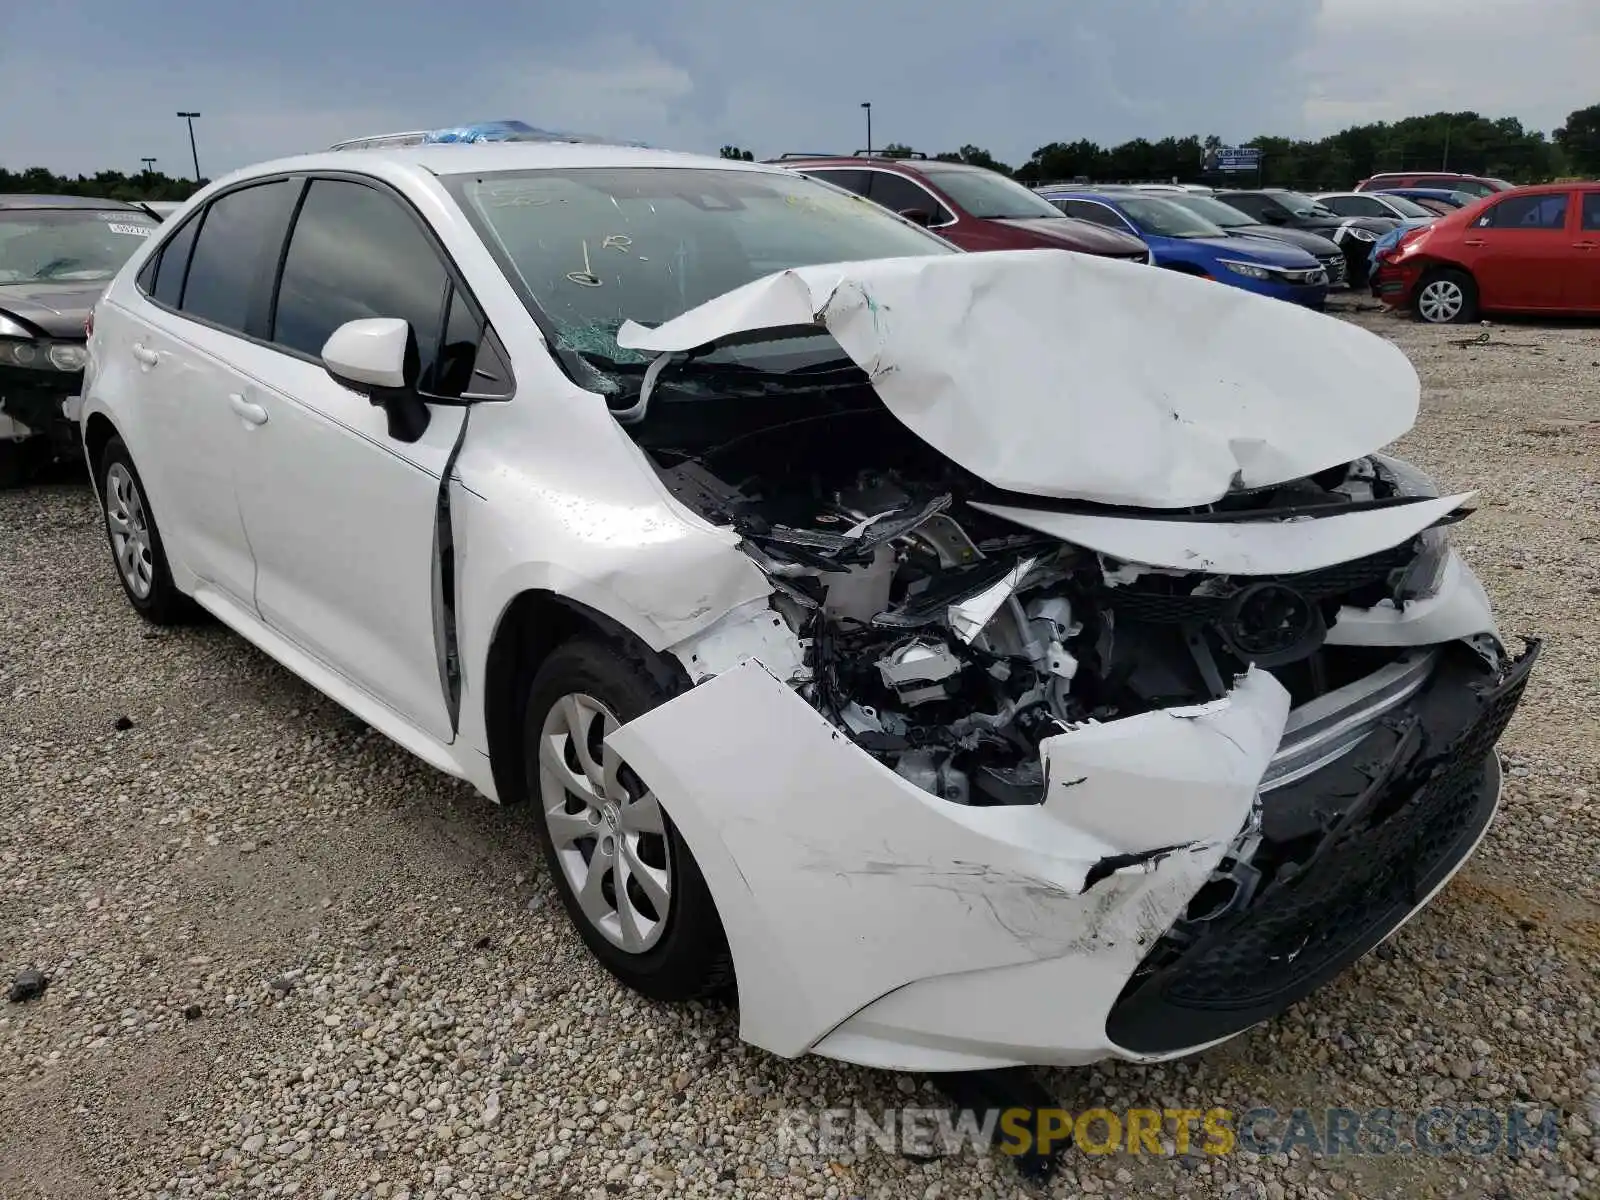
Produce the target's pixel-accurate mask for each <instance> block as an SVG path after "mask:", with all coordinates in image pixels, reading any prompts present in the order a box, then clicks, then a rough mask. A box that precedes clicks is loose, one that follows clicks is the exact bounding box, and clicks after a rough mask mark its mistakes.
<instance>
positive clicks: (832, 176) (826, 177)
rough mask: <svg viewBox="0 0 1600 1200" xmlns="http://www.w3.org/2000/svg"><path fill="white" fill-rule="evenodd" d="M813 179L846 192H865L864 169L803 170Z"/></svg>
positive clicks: (862, 194)
mask: <svg viewBox="0 0 1600 1200" xmlns="http://www.w3.org/2000/svg"><path fill="white" fill-rule="evenodd" d="M803 173H804V174H806V175H809V176H811V178H813V179H820V180H822V181H823V182H824V183H831V184H833V186H834V187H841V188H843V189H844V190H845V191H847V192H854V193H855V194H856V195H858V196H865V195H866V194H867V183H868V180H867V173H866V172H865V171H851V170H847V169H843V168H841V169H840V170H837V171H828V170H822V171H806V172H803Z"/></svg>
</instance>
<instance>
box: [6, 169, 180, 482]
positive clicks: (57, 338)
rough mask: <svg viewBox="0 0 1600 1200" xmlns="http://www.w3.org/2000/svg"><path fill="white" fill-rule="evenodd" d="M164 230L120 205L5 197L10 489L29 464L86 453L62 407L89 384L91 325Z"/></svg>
mask: <svg viewBox="0 0 1600 1200" xmlns="http://www.w3.org/2000/svg"><path fill="white" fill-rule="evenodd" d="M156 228H158V226H157V224H156V222H155V220H154V219H153V218H151V217H150V216H149V215H148V214H146V213H144V212H141V211H140V210H139V209H137V208H135V207H133V205H131V204H123V203H122V202H120V201H118V200H97V199H94V198H91V197H84V196H29V195H0V487H7V486H10V485H12V484H14V483H16V482H18V481H19V480H20V479H21V478H22V476H23V475H24V474H25V468H26V467H27V466H28V464H29V460H32V459H44V458H48V457H50V456H51V455H55V456H62V457H64V456H68V455H70V456H74V457H76V456H77V454H78V443H77V427H76V426H75V425H74V424H73V423H72V422H71V421H70V420H69V419H68V417H67V414H66V413H65V412H64V411H63V407H62V406H63V404H64V403H65V402H66V401H67V400H68V399H69V398H70V397H74V396H77V395H78V393H79V392H80V391H81V390H82V387H83V367H84V363H85V362H86V361H87V354H86V352H85V350H84V329H83V323H84V321H85V319H86V318H87V317H88V316H89V309H90V308H91V307H93V305H94V302H95V301H96V300H98V299H99V298H100V293H101V291H102V290H103V289H104V288H105V286H106V284H107V283H109V282H110V281H111V277H112V276H113V275H115V274H116V273H117V268H119V267H120V266H122V264H123V263H124V262H126V261H127V260H128V258H129V256H130V255H132V254H133V252H134V251H135V250H136V249H138V248H139V247H140V246H141V245H143V244H144V239H145V238H147V237H149V236H150V234H151V232H152V231H154V230H155V229H156Z"/></svg>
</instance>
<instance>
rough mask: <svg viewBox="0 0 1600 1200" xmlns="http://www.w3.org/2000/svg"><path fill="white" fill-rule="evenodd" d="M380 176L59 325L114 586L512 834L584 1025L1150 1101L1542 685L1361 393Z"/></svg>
mask: <svg viewBox="0 0 1600 1200" xmlns="http://www.w3.org/2000/svg"><path fill="white" fill-rule="evenodd" d="M519 139H521V140H519ZM397 140H401V141H404V140H407V139H397ZM410 140H419V139H410ZM383 143H384V139H377V141H376V142H374V143H373V144H371V145H369V146H367V147H364V148H357V149H351V150H341V151H335V152H326V153H322V154H317V155H311V156H307V157H302V158H296V159H291V160H287V161H281V162H275V163H269V164H266V165H263V166H259V167H253V168H251V169H249V170H247V171H244V172H240V173H238V174H235V175H233V176H231V177H229V178H227V179H223V180H220V181H218V182H216V183H214V184H212V185H211V186H209V187H208V188H206V189H205V190H204V191H203V192H202V193H200V194H199V195H198V196H196V197H195V199H194V200H192V201H191V202H190V203H189V204H188V205H187V206H186V207H185V208H184V210H183V211H182V212H180V213H178V214H176V215H175V216H173V217H172V218H170V219H169V220H168V222H167V224H166V225H165V226H164V227H163V229H162V235H161V236H160V237H159V238H158V239H157V238H152V239H151V244H150V245H149V246H148V247H147V248H145V249H144V250H142V251H141V252H140V253H139V254H138V255H137V256H136V257H135V259H134V260H133V261H131V262H130V263H129V264H128V266H127V267H126V268H125V269H124V270H123V271H122V273H121V274H120V275H119V276H118V277H117V279H116V280H115V282H114V283H113V285H112V286H111V288H110V290H109V292H108V293H107V294H106V296H105V298H104V299H103V300H102V301H101V302H100V304H99V305H98V307H97V308H96V310H95V313H94V316H93V318H92V325H93V329H92V334H91V339H90V352H91V366H90V370H89V373H88V376H87V381H86V384H85V393H84V397H83V404H82V408H81V413H82V416H81V427H82V434H83V442H84V447H85V450H86V453H87V456H88V459H89V463H90V467H91V471H92V474H93V478H94V480H95V483H96V487H97V489H98V492H99V496H100V498H101V500H102V501H103V504H104V509H105V517H106V528H107V532H108V534H109V538H110V544H111V552H112V559H113V561H114V563H115V566H116V569H117V571H118V573H119V575H120V578H121V580H122V584H123V587H124V588H125V590H126V592H127V595H128V598H129V600H130V602H131V603H132V604H133V606H134V607H135V608H136V609H137V610H138V611H139V612H140V613H141V614H143V615H144V616H145V617H147V618H148V619H150V620H152V621H156V622H168V621H173V620H177V619H180V618H181V617H182V616H183V615H184V613H185V611H186V609H188V608H189V607H190V606H191V605H193V604H198V605H199V606H201V607H202V608H204V609H206V610H209V611H210V612H211V613H212V614H214V615H215V616H216V617H218V618H220V619H221V620H222V621H224V622H225V623H227V624H228V625H230V626H231V627H233V628H234V629H235V630H237V631H238V632H239V633H240V634H242V635H243V636H244V637H246V638H248V639H249V640H250V641H252V642H253V643H255V644H256V645H257V646H259V647H260V648H262V649H263V650H264V651H265V652H266V653H268V654H270V655H271V656H272V657H274V658H275V659H277V660H278V661H279V662H281V663H283V664H285V665H286V666H287V667H288V668H290V669H291V670H293V671H295V672H296V673H298V674H299V675H300V676H302V677H303V678H304V679H306V680H307V681H308V682H309V683H310V684H311V685H312V686H314V687H316V688H318V689H319V690H321V691H323V692H325V693H326V694H327V695H329V696H331V697H333V698H334V699H335V700H337V701H338V702H339V703H341V704H343V705H344V706H346V707H347V708H349V709H350V710H351V711H352V712H354V713H355V714H356V715H358V716H359V717H361V718H362V719H363V720H365V721H367V722H368V723H370V724H371V725H372V726H374V727H376V728H377V729H379V730H381V731H382V732H383V733H384V734H386V735H387V736H388V737H390V738H392V739H393V740H394V741H396V742H398V743H399V744H400V745H401V746H403V747H405V748H406V749H408V750H410V751H412V752H413V753H415V754H417V755H418V756H420V757H421V758H423V759H425V760H426V761H427V762H429V763H431V764H433V765H434V766H435V767H437V768H438V769H440V770H441V771H445V772H447V773H449V774H452V775H456V776H460V777H462V778H464V779H466V780H468V781H470V782H471V783H472V784H473V785H474V786H476V787H477V789H478V790H480V791H481V792H483V793H484V794H485V795H486V796H488V797H490V798H492V799H495V800H498V801H500V802H502V803H520V802H523V801H528V802H531V803H533V804H535V805H536V806H537V812H538V815H539V823H540V825H541V827H542V831H543V833H544V834H545V835H547V836H546V837H545V839H544V843H545V844H544V854H545V858H546V862H547V863H548V867H549V873H550V876H551V879H552V881H553V886H555V887H556V888H557V889H558V890H559V891H560V893H561V895H562V898H563V900H564V902H565V904H566V908H567V910H568V912H569V914H570V915H571V919H572V921H573V923H574V925H575V926H576V928H577V930H578V931H579V933H580V934H581V935H582V937H583V938H584V940H585V942H587V944H588V945H589V947H590V948H591V950H592V951H593V952H594V954H595V955H596V957H598V958H599V959H600V960H601V961H602V962H603V963H604V964H605V966H606V967H607V968H609V969H610V970H611V971H612V972H614V973H615V974H616V975H617V976H618V977H619V978H620V979H621V980H623V981H624V982H625V983H627V984H628V985H630V986H631V987H634V988H636V989H638V990H639V991H640V992H642V993H644V994H646V995H649V996H653V997H658V998H668V999H670V998H682V997H690V996H696V995H702V994H706V993H708V992H710V991H713V990H716V989H721V988H725V987H729V986H736V988H737V996H738V1002H739V1007H740V1014H741V1017H740V1019H741V1030H742V1033H743V1036H744V1037H745V1038H746V1039H747V1040H749V1041H750V1042H752V1043H754V1044H756V1045H759V1046H762V1047H765V1048H766V1049H768V1050H770V1051H772V1052H774V1053H777V1054H781V1055H789V1056H792V1055H798V1054H801V1053H805V1052H808V1051H814V1052H816V1053H819V1054H824V1055H830V1056H833V1057H835V1058H840V1059H845V1060H849V1061H853V1062H858V1063H865V1064H869V1065H875V1066H884V1067H892V1068H903V1069H917V1070H943V1069H962V1068H976V1067H986V1066H1000V1065H1007V1064H1018V1063H1061V1064H1068V1063H1080V1062H1087V1061H1091V1060H1094V1059H1098V1058H1102V1057H1107V1056H1120V1057H1124V1058H1133V1059H1156V1058H1161V1057H1167V1056H1172V1055H1177V1054H1183V1053H1187V1052H1190V1051H1193V1050H1196V1049H1199V1048H1202V1047H1204V1046H1207V1045H1209V1044H1212V1043H1214V1042H1217V1041H1220V1040H1222V1039H1224V1038H1227V1037H1230V1036H1232V1035H1234V1034H1237V1033H1239V1032H1240V1031H1242V1030H1245V1029H1247V1028H1249V1027H1250V1026H1252V1025H1254V1024H1256V1023H1258V1022H1260V1021H1263V1020H1265V1019H1267V1018H1269V1017H1271V1016H1272V1015H1273V1014H1275V1013H1277V1012H1279V1011H1280V1010H1281V1009H1283V1008H1284V1007H1285V1006H1286V1005H1288V1004H1290V1003H1292V1002H1294V1001H1296V1000H1298V999H1300V998H1301V997H1303V996H1305V995H1306V994H1308V993H1309V992H1310V991H1312V989H1314V988H1315V987H1316V986H1318V985H1319V984H1321V983H1322V982H1324V981H1325V980H1327V979H1329V978H1331V977H1332V976H1334V975H1335V974H1337V973H1338V972H1340V971H1341V970H1342V969H1343V968H1345V967H1346V966H1347V965H1348V964H1350V963H1351V962H1352V961H1354V960H1355V959H1356V958H1358V957H1359V956H1360V955H1362V954H1364V953H1365V952H1367V951H1368V950H1370V949H1371V948H1372V947H1373V946H1375V945H1377V944H1378V943H1379V942H1380V941H1381V940H1383V939H1384V938H1385V937H1387V936H1388V935H1389V934H1390V933H1392V932H1393V931H1394V930H1395V929H1396V928H1398V927H1399V926H1400V925H1401V924H1403V923H1404V922H1405V921H1406V920H1407V919H1408V918H1409V917H1410V916H1411V915H1412V914H1413V913H1415V912H1416V911H1417V910H1418V909H1420V908H1421V907H1422V906H1423V905H1424V904H1426V903H1427V901H1428V900H1429V899H1430V897H1431V896H1432V895H1433V894H1434V893H1435V892H1436V891H1437V890H1438V889H1439V888H1440V887H1442V886H1443V885H1444V883H1445V881H1446V880H1448V879H1449V878H1450V876H1451V875H1452V874H1453V873H1454V872H1455V871H1456V870H1457V869H1458V868H1459V867H1460V866H1461V864H1462V863H1463V862H1464V861H1465V860H1466V858H1467V857H1468V856H1469V855H1470V854H1471V852H1472V850H1473V848H1474V847H1475V846H1476V845H1477V843H1478V840H1479V839H1480V838H1481V837H1482V835H1483V833H1484V831H1485V830H1486V829H1487V828H1488V825H1489V822H1490V820H1491V818H1492V817H1493V814H1494V812H1495V809H1496V806H1497V804H1498V798H1499V787H1500V773H1499V766H1498V761H1497V758H1496V754H1495V749H1494V747H1495V742H1496V740H1497V739H1498V737H1499V736H1500V733H1501V731H1502V729H1503V728H1504V727H1505V723H1506V721H1507V720H1508V719H1509V718H1510V715H1511V713H1512V711H1513V709H1514V708H1515V707H1516V704H1517V702H1518V700H1519V698H1520V696H1521V693H1522V689H1523V686H1524V683H1525V681H1526V678H1527V675H1528V671H1529V669H1530V667H1531V666H1532V663H1533V660H1534V658H1535V657H1536V654H1537V643H1536V642H1530V643H1529V644H1528V646H1527V647H1526V648H1525V649H1522V648H1519V649H1517V650H1515V651H1512V650H1508V649H1507V648H1506V647H1505V646H1504V645H1503V644H1502V642H1501V640H1500V637H1499V636H1498V634H1497V632H1496V629H1495V624H1494V621H1493V619H1492V617H1491V615H1490V612H1489V608H1488V604H1487V602H1486V600H1485V596H1484V592H1483V589H1482V588H1481V586H1480V585H1479V583H1478V582H1477V580H1476V579H1475V578H1474V577H1473V575H1472V573H1471V572H1470V571H1469V570H1468V568H1467V567H1466V566H1465V565H1464V564H1463V563H1462V561H1461V560H1460V559H1459V558H1458V557H1457V556H1456V555H1455V553H1454V552H1453V551H1452V550H1451V549H1450V546H1449V542H1448V537H1447V526H1448V525H1449V524H1451V523H1452V522H1454V521H1456V520H1459V519H1460V518H1461V517H1462V516H1464V515H1466V513H1467V512H1468V511H1469V510H1470V503H1471V501H1472V495H1471V494H1466V495H1446V496H1441V495H1439V494H1438V490H1437V489H1436V488H1435V487H1434V486H1433V485H1432V484H1431V483H1430V481H1429V480H1428V479H1427V478H1426V477H1425V476H1423V475H1422V474H1421V473H1420V472H1418V471H1417V470H1415V469H1414V468H1412V467H1409V466H1408V465H1406V464H1405V463H1403V462H1401V461H1398V460H1396V459H1393V458H1390V457H1386V456H1384V455H1383V454H1381V453H1379V451H1380V450H1381V448H1382V447H1383V446H1385V445H1386V444H1388V443H1389V442H1390V441H1392V440H1393V439H1394V438H1395V437H1397V436H1399V435H1400V434H1402V433H1404V432H1405V431H1406V429H1407V428H1409V427H1410V425H1411V424H1412V422H1413V421H1414V420H1415V416H1416V411H1417V401H1418V392H1419V388H1418V383H1417V378H1416V375H1415V374H1414V372H1413V371H1412V369H1411V367H1410V365H1409V364H1408V363H1407V361H1406V359H1405V358H1404V357H1403V356H1402V355H1401V353H1400V352H1399V351H1398V350H1397V349H1395V348H1394V347H1393V346H1391V345H1389V344H1388V343H1387V342H1385V341H1383V340H1382V339H1380V338H1377V337H1374V336H1372V335H1370V334H1368V333H1366V332H1364V331H1362V330H1360V329H1358V328H1356V327H1354V326H1352V325H1349V324H1346V323H1344V322H1341V321H1338V320H1334V319H1331V318H1329V317H1325V316H1321V315H1318V314H1314V313H1310V312H1306V311H1303V310H1301V309H1299V308H1297V307H1295V306H1293V305H1287V304H1280V303H1278V302H1276V301H1272V300H1267V299H1262V298H1260V297H1257V296H1253V295H1250V294H1248V293H1245V292H1241V291H1238V290H1237V289H1233V288H1222V287H1217V286H1215V285H1213V284H1211V283H1208V282H1206V281H1204V280H1199V279H1193V278H1188V277H1184V276H1180V275H1176V274H1172V273H1169V272H1164V271H1159V270H1150V269H1148V268H1146V267H1141V266H1130V265H1127V264H1122V263H1116V262H1108V261H1105V260H1101V259H1095V258H1090V257H1084V256H1079V255H1075V254H1072V253H1069V252H1066V251H1054V250H1039V251H1019V252H1005V253H992V254H962V253H959V252H956V251H954V250H953V248H952V247H950V246H949V245H948V244H946V243H945V242H943V241H941V240H940V239H938V238H937V237H935V236H933V235H931V234H929V233H927V232H925V231H923V230H921V229H919V228H917V227H916V226H914V225H913V224H911V223H910V222H908V221H905V220H902V219H901V218H899V217H897V216H896V215H894V214H893V213H890V212H888V211H886V210H883V209H880V208H877V207H875V206H874V205H872V204H871V203H869V202H867V201H864V200H861V199H859V198H856V197H853V196H849V195H846V194H844V193H842V192H840V191H838V190H835V189H833V188H831V187H829V186H827V185H825V184H821V183H817V182H814V181H811V180H808V179H805V178H803V177H801V176H798V175H796V174H793V173H790V172H787V171H784V170H782V169H779V168H774V167H764V166H761V165H757V164H751V163H737V162H731V161H722V160H718V159H707V158H699V157H692V156H686V155H677V154H669V153H664V152H656V151H651V150H645V149H637V148H624V147H616V146H605V145H599V144H589V143H583V142H556V141H551V140H548V139H544V140H541V139H539V138H538V137H537V135H532V134H522V135H513V136H512V139H511V140H507V141H502V142H498V143H495V144H419V145H411V146H405V145H401V146H393V145H385V144H383Z"/></svg>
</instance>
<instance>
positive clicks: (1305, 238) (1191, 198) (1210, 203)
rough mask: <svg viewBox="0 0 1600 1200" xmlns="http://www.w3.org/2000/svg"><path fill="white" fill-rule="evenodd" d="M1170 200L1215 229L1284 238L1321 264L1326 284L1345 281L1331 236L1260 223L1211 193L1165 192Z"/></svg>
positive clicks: (1340, 252)
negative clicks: (1169, 193)
mask: <svg viewBox="0 0 1600 1200" xmlns="http://www.w3.org/2000/svg"><path fill="white" fill-rule="evenodd" d="M1166 199H1168V200H1171V201H1172V202H1173V203H1174V204H1181V205H1183V207H1184V208H1187V209H1188V210H1189V211H1190V212H1192V213H1194V214H1195V215H1196V216H1199V217H1203V218H1205V219H1206V220H1207V221H1210V222H1211V223H1212V224H1213V225H1215V226H1217V227H1218V228H1219V229H1222V230H1223V231H1225V232H1226V233H1227V234H1228V235H1229V236H1230V237H1234V236H1241V235H1242V236H1248V237H1264V238H1271V239H1272V240H1273V241H1277V242H1284V243H1286V244H1287V245H1290V246H1295V247H1298V248H1299V249H1301V250H1304V251H1305V252H1306V253H1307V254H1309V255H1311V257H1312V258H1314V259H1316V260H1317V261H1318V262H1319V263H1321V264H1322V269H1323V270H1324V271H1326V272H1327V273H1328V286H1329V287H1330V288H1341V287H1344V286H1346V284H1347V282H1348V276H1349V269H1348V267H1347V265H1346V263H1345V258H1344V251H1343V250H1341V249H1340V248H1339V246H1338V244H1337V243H1336V242H1334V241H1333V240H1332V239H1331V238H1326V237H1323V236H1322V235H1321V234H1320V233H1312V232H1310V231H1309V230H1305V229H1289V228H1288V227H1286V226H1283V225H1263V224H1262V223H1261V222H1259V221H1257V220H1256V219H1255V218H1254V217H1252V216H1251V215H1250V214H1249V213H1247V212H1245V211H1243V210H1242V209H1238V208H1234V207H1233V205H1231V204H1225V203H1223V202H1222V201H1221V200H1218V199H1217V198H1216V197H1215V196H1208V195H1204V194H1201V193H1199V192H1189V193H1185V194H1183V195H1172V196H1167V197H1166Z"/></svg>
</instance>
